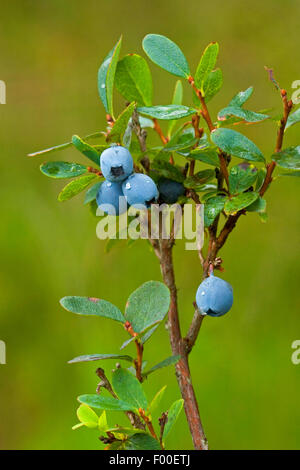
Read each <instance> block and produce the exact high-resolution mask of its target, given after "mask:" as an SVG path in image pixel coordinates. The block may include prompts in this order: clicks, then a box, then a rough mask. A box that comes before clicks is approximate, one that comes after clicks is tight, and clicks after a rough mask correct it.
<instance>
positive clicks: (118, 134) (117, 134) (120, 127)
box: [108, 103, 135, 142]
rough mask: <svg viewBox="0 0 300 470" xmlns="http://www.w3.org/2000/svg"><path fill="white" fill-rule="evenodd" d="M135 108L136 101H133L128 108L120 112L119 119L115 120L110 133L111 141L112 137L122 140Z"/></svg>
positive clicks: (109, 138) (115, 139)
mask: <svg viewBox="0 0 300 470" xmlns="http://www.w3.org/2000/svg"><path fill="white" fill-rule="evenodd" d="M134 108H135V103H131V104H130V105H129V106H127V108H125V109H124V111H123V112H122V113H121V114H120V116H119V117H118V119H117V120H116V121H115V123H114V125H113V127H112V128H111V130H110V132H109V135H108V140H109V141H111V140H112V139H113V140H114V141H117V142H121V138H122V135H123V134H124V132H125V130H126V128H127V126H128V122H129V119H130V118H131V116H132V113H133V111H134Z"/></svg>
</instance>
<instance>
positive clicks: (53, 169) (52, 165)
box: [40, 162, 87, 178]
mask: <svg viewBox="0 0 300 470" xmlns="http://www.w3.org/2000/svg"><path fill="white" fill-rule="evenodd" d="M40 170H41V172H42V173H43V174H44V175H46V176H49V177H50V178H74V177H75V176H80V175H83V174H84V173H86V172H87V167H86V166H85V165H80V164H79V163H69V162H47V163H43V164H42V165H41V166H40Z"/></svg>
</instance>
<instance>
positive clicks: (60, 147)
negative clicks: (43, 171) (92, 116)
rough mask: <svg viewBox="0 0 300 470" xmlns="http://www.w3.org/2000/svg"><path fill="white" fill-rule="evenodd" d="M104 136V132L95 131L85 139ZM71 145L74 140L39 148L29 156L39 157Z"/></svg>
mask: <svg viewBox="0 0 300 470" xmlns="http://www.w3.org/2000/svg"><path fill="white" fill-rule="evenodd" d="M102 136H103V132H94V133H93V134H89V135H87V136H85V137H84V139H85V140H88V139H94V138H96V137H102ZM71 146H72V142H66V143H65V144H60V145H55V146H54V147H50V148H48V149H44V150H39V151H38V152H34V153H29V154H28V157H38V156H40V155H44V154H45V153H47V154H48V153H52V152H57V151H59V150H64V149H66V148H68V147H71Z"/></svg>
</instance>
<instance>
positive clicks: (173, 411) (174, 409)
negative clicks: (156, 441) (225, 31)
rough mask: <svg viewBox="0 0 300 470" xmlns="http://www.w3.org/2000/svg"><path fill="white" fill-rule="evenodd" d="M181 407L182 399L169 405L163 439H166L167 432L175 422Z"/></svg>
mask: <svg viewBox="0 0 300 470" xmlns="http://www.w3.org/2000/svg"><path fill="white" fill-rule="evenodd" d="M182 407H183V400H182V399H180V400H177V401H175V402H174V403H173V404H172V405H171V407H170V409H169V411H168V421H167V423H166V425H165V429H164V434H163V439H166V437H167V436H168V434H169V432H170V431H171V429H172V427H173V426H174V424H175V423H176V421H177V418H178V416H179V414H180V412H181V410H182Z"/></svg>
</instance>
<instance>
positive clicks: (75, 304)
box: [60, 296, 125, 323]
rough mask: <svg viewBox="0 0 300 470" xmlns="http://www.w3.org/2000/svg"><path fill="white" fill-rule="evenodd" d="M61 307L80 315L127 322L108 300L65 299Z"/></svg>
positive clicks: (92, 298)
mask: <svg viewBox="0 0 300 470" xmlns="http://www.w3.org/2000/svg"><path fill="white" fill-rule="evenodd" d="M60 304H61V306H62V307H63V308H64V309H66V310H68V311H69V312H73V313H78V314H79V315H97V316H99V317H105V318H111V319H112V320H116V321H119V322H121V323H124V322H125V318H124V316H123V315H122V313H121V312H120V310H119V309H118V307H116V306H115V305H113V304H111V303H110V302H108V301H107V300H102V299H96V298H94V297H74V296H69V297H63V298H62V299H61V301H60Z"/></svg>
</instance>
